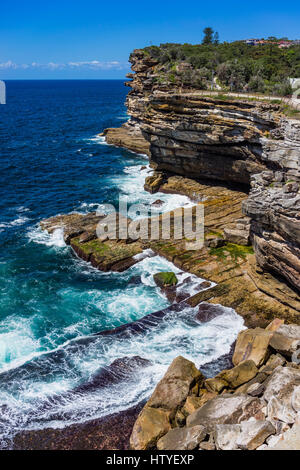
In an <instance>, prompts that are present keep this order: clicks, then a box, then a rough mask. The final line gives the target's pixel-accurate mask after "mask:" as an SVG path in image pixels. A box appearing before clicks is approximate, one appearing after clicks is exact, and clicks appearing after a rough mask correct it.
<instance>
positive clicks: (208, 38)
mask: <svg viewBox="0 0 300 470" xmlns="http://www.w3.org/2000/svg"><path fill="white" fill-rule="evenodd" d="M203 34H204V38H203V40H202V44H205V45H207V44H212V43H213V37H214V30H213V29H212V28H209V27H207V28H205V29H204V30H203Z"/></svg>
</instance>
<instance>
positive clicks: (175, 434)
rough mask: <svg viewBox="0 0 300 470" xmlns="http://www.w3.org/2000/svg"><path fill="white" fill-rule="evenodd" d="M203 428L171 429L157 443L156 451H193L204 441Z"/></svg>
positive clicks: (204, 431)
mask: <svg viewBox="0 0 300 470" xmlns="http://www.w3.org/2000/svg"><path fill="white" fill-rule="evenodd" d="M206 434H207V432H206V429H205V428H204V427H203V426H193V427H191V428H175V429H171V431H169V432H168V433H167V434H166V435H165V436H163V437H162V438H161V439H159V441H158V442H157V448H158V450H194V449H196V448H197V447H198V446H199V444H200V442H202V441H203V439H205V436H206Z"/></svg>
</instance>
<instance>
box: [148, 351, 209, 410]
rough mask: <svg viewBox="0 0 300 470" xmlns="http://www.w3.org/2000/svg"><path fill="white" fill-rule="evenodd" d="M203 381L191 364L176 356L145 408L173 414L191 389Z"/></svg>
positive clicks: (199, 373)
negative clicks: (163, 410)
mask: <svg viewBox="0 0 300 470" xmlns="http://www.w3.org/2000/svg"><path fill="white" fill-rule="evenodd" d="M203 380H204V377H203V375H202V374H201V372H200V371H199V370H198V369H197V368H196V366H195V364H194V363H193V362H191V361H188V360H187V359H185V358H184V357H182V356H178V357H176V358H175V359H174V360H173V362H172V364H171V365H170V366H169V368H168V370H167V372H166V374H165V375H164V377H163V378H162V379H161V381H160V382H159V383H158V384H157V386H156V388H155V390H154V392H153V394H152V395H151V397H150V399H149V401H148V403H147V405H146V406H151V407H153V408H163V409H165V410H169V411H172V413H175V412H176V411H177V409H178V408H179V407H180V406H181V405H183V403H184V402H185V400H186V398H187V396H188V395H189V393H190V391H191V389H192V388H193V387H194V386H195V385H196V384H200V383H202V382H203Z"/></svg>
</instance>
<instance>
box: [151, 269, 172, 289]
mask: <svg viewBox="0 0 300 470" xmlns="http://www.w3.org/2000/svg"><path fill="white" fill-rule="evenodd" d="M153 279H154V281H155V284H156V285H157V286H158V287H169V286H176V284H177V283H178V279H177V277H176V275H175V274H174V273H173V272H172V271H170V272H161V273H156V274H154V276H153Z"/></svg>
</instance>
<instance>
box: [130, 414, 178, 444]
mask: <svg viewBox="0 0 300 470" xmlns="http://www.w3.org/2000/svg"><path fill="white" fill-rule="evenodd" d="M170 429H171V424H170V412H169V411H166V410H161V409H158V408H148V407H145V408H143V410H142V411H141V413H140V414H139V416H138V419H137V420H136V422H135V424H134V426H133V430H132V433H131V436H130V447H131V449H134V450H147V449H151V448H153V447H154V446H155V444H156V442H157V440H158V439H159V438H160V437H162V436H163V435H164V434H166V433H167V432H168V431H169V430H170Z"/></svg>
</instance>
